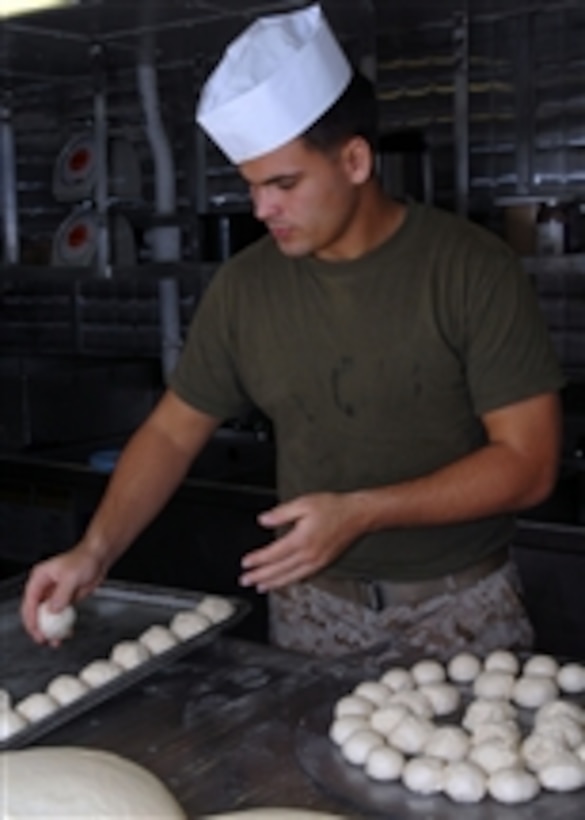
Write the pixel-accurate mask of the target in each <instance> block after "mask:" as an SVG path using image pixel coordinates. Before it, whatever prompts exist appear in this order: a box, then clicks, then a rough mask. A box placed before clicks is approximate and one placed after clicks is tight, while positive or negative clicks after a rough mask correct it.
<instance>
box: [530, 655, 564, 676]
mask: <svg viewBox="0 0 585 820" xmlns="http://www.w3.org/2000/svg"><path fill="white" fill-rule="evenodd" d="M558 672H559V665H558V663H557V661H556V660H555V659H554V658H552V657H551V656H550V655H533V656H532V657H531V658H529V659H528V660H527V661H526V663H525V664H524V668H523V669H522V674H523V675H542V676H544V677H545V678H556V676H557V674H558Z"/></svg>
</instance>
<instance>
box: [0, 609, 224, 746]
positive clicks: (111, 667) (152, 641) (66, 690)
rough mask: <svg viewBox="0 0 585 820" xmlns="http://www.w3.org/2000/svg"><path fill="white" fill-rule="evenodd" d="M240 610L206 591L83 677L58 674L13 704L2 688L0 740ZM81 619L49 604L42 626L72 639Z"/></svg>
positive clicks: (86, 670) (51, 635)
mask: <svg viewBox="0 0 585 820" xmlns="http://www.w3.org/2000/svg"><path fill="white" fill-rule="evenodd" d="M234 611H235V605H234V604H233V603H232V601H230V600H228V599H227V598H223V597H221V596H219V595H205V596H204V597H203V598H202V599H201V601H200V602H199V603H198V604H197V606H195V607H193V608H192V609H185V610H181V611H179V612H177V613H176V615H174V616H173V618H172V619H171V621H170V623H169V625H168V626H163V625H159V624H155V625H153V626H150V627H148V628H147V629H145V630H144V632H143V633H142V634H141V635H140V636H139V637H138V638H137V640H126V641H121V642H120V643H117V644H116V645H115V646H114V647H113V649H112V651H111V653H110V656H109V658H98V659H96V660H94V661H91V663H88V664H87V665H86V666H84V667H83V669H82V670H81V671H80V673H79V675H58V676H57V677H56V678H54V679H53V680H52V681H51V682H50V683H49V684H48V686H47V687H46V689H45V691H44V692H34V693H32V694H30V695H28V696H27V697H25V698H24V699H23V700H21V701H20V702H18V703H17V704H13V703H12V698H11V697H10V694H9V693H8V692H7V691H5V690H3V689H0V742H2V741H5V740H8V739H9V738H11V737H12V736H14V735H15V734H17V733H18V732H21V731H22V730H23V729H26V728H27V727H28V726H30V725H31V724H33V723H37V722H38V721H40V720H44V719H45V718H48V717H50V716H51V715H53V714H54V713H56V712H57V711H58V710H59V709H60V708H63V707H65V706H69V705H70V704H72V703H74V702H75V701H76V700H78V699H79V698H81V697H83V696H84V695H86V694H88V693H89V692H91V691H92V690H95V689H97V688H98V687H100V686H105V685H106V684H107V683H110V682H111V681H113V680H114V679H115V678H117V677H119V676H120V675H122V673H123V672H127V671H129V670H131V669H135V668H136V667H138V666H140V664H142V663H145V662H146V661H148V660H149V659H150V658H152V657H153V656H156V655H160V654H162V653H163V652H166V651H167V650H169V649H172V648H173V647H174V646H177V645H178V644H179V643H180V642H181V641H187V640H189V639H191V638H193V637H195V636H196V635H199V634H201V633H202V632H204V631H205V630H207V629H210V628H211V627H212V626H214V625H215V624H219V623H221V622H222V621H225V620H227V619H228V618H229V617H230V616H231V615H232V614H233V613H234ZM75 617H76V616H75V610H74V609H73V607H66V609H65V610H63V611H62V612H58V613H52V612H49V610H48V608H47V607H46V605H44V604H41V605H40V607H39V626H40V628H41V631H42V632H43V633H44V635H45V636H46V637H47V638H48V639H49V640H54V641H60V640H62V639H63V638H65V637H68V636H69V635H70V634H71V632H72V629H73V624H74V623H75Z"/></svg>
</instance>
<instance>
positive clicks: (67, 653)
mask: <svg viewBox="0 0 585 820" xmlns="http://www.w3.org/2000/svg"><path fill="white" fill-rule="evenodd" d="M23 586H24V578H19V579H12V580H11V581H10V582H5V583H3V584H2V585H0V688H2V689H6V690H8V692H9V693H10V695H11V696H12V701H13V704H16V703H18V702H19V701H20V700H22V699H23V698H25V697H27V696H28V695H31V694H33V693H34V692H43V691H44V690H45V689H46V687H47V685H48V684H49V683H50V682H51V680H53V678H55V677H56V676H57V675H61V674H71V675H78V674H79V672H80V671H81V670H82V669H83V667H84V666H86V665H87V664H88V663H90V662H91V661H93V660H98V659H107V658H109V656H110V653H111V651H112V649H113V647H114V645H115V644H117V643H118V642H120V641H123V640H136V639H137V638H138V637H139V636H140V635H141V634H142V632H144V630H145V629H147V628H148V627H149V626H153V625H154V624H160V625H161V626H167V627H168V626H169V623H170V621H171V619H172V618H173V616H174V615H176V614H177V612H180V611H182V610H185V609H193V607H195V606H197V604H198V603H200V602H201V600H202V599H203V598H204V597H205V596H206V595H207V593H206V592H202V591H191V590H183V589H171V588H168V587H157V586H152V585H149V584H138V583H126V582H120V581H106V582H104V583H103V584H102V585H101V586H100V587H98V589H97V590H95V592H93V593H92V594H91V595H90V596H89V597H88V598H86V599H85V600H84V601H81V602H80V603H79V604H78V605H77V607H76V609H77V620H76V623H75V631H74V634H73V636H72V637H71V638H69V639H68V640H66V641H63V643H62V644H61V646H59V647H58V648H52V647H48V646H38V645H37V644H35V643H34V642H33V641H32V640H31V638H30V637H29V636H28V634H27V633H26V632H25V630H24V627H23V625H22V622H21V619H20V613H19V608H20V602H21V596H22V590H23ZM221 597H224V598H226V600H228V601H230V602H231V603H232V604H233V606H234V611H233V613H232V614H231V615H230V617H229V618H226V619H225V620H224V621H221V622H220V623H218V624H213V625H212V626H210V627H209V628H208V629H206V630H205V631H204V632H202V633H200V634H199V635H196V636H194V637H193V638H189V639H188V640H185V641H180V642H179V643H178V644H177V645H176V646H174V647H172V648H171V649H168V650H166V651H165V652H163V653H161V654H160V655H155V656H153V657H151V658H150V659H149V660H147V661H146V662H145V663H142V664H140V666H138V667H136V668H135V669H131V670H128V671H124V672H122V674H121V675H119V676H118V677H117V678H115V679H114V680H112V681H110V682H109V683H107V684H104V685H103V686H100V687H98V688H96V689H92V690H91V691H90V692H88V693H87V694H86V695H83V696H82V697H81V698H80V699H79V700H77V701H75V702H74V703H72V704H70V705H69V706H63V707H60V708H59V709H58V711H57V712H55V713H53V714H52V715H49V716H48V717H47V718H44V719H43V720H39V721H37V722H35V723H32V724H30V725H29V726H27V727H26V728H25V729H23V730H21V731H20V732H18V733H17V734H15V735H13V736H12V737H10V738H7V739H6V740H4V741H0V750H3V749H18V748H22V747H23V746H27V745H29V744H30V743H32V742H33V741H35V740H37V739H38V738H40V737H42V736H44V735H46V734H48V733H49V732H52V731H53V730H54V729H57V728H59V727H60V726H62V725H63V724H64V723H67V722H68V721H70V720H72V719H73V718H75V717H78V716H79V715H81V714H83V713H84V712H87V711H88V710H90V709H93V708H94V707H95V706H96V705H97V704H99V703H102V702H103V701H106V700H108V699H110V698H112V697H114V696H115V695H117V694H118V693H120V692H122V691H124V690H125V689H128V688H129V687H130V686H133V685H134V684H136V683H137V682H139V681H142V680H144V679H145V678H147V677H148V676H149V675H152V674H153V673H154V672H156V671H158V670H159V669H162V668H164V667H167V666H169V665H170V664H172V663H173V662H174V661H176V660H178V659H179V658H181V657H183V656H184V655H187V654H189V653H190V652H192V651H193V650H195V649H197V648H199V647H202V646H206V645H208V644H210V643H212V642H213V641H215V640H217V638H218V637H219V636H220V635H221V634H222V632H224V631H226V630H229V629H230V628H231V627H233V626H234V625H235V624H236V623H238V622H239V621H241V620H242V618H244V617H245V615H247V614H248V612H249V611H250V604H249V603H248V602H247V601H244V600H242V599H240V598H237V597H232V596H221Z"/></svg>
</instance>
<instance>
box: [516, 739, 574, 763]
mask: <svg viewBox="0 0 585 820" xmlns="http://www.w3.org/2000/svg"><path fill="white" fill-rule="evenodd" d="M520 751H521V754H522V757H523V759H524V762H525V763H526V766H527V767H528V768H529V769H530V770H531V771H533V772H537V771H538V770H539V769H541V768H542V767H543V766H545V765H546V764H547V763H548V762H549V761H550V760H551V759H552V760H555V759H556V758H558V757H559V755H562V753H563V752H564V751H566V748H565V746H564V744H563V743H561V742H560V741H559V740H557V739H555V738H554V737H549V736H548V735H543V734H540V733H539V732H538V731H536V732H532V734H530V735H528V737H526V739H525V740H524V742H523V743H522V746H521V747H520Z"/></svg>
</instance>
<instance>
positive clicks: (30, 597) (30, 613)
mask: <svg viewBox="0 0 585 820" xmlns="http://www.w3.org/2000/svg"><path fill="white" fill-rule="evenodd" d="M107 569H108V568H107V566H105V565H104V562H103V561H100V560H99V559H98V558H97V557H96V556H95V555H94V554H93V553H91V552H89V551H88V550H87V549H84V548H83V547H81V546H77V547H74V548H73V549H72V550H70V551H69V552H64V553H62V554H60V555H57V556H55V557H54V558H49V559H48V560H47V561H43V562H41V563H40V564H37V565H36V566H35V567H33V569H32V570H31V573H30V575H29V577H28V580H27V582H26V587H25V590H24V595H23V599H22V605H21V610H20V611H21V616H22V620H23V623H24V626H25V628H26V630H27V632H28V633H29V635H30V636H31V638H32V639H33V640H35V641H36V642H37V643H46V642H47V639H46V637H45V636H44V635H43V633H42V632H41V631H40V629H39V626H38V620H37V613H38V608H39V605H40V604H41V603H42V602H43V601H46V602H47V604H48V606H49V608H50V609H51V610H52V611H53V612H60V611H61V610H62V609H64V608H65V607H66V606H67V605H68V604H72V603H75V602H76V601H80V600H81V599H83V598H85V597H86V596H87V595H89V594H90V592H92V591H93V590H94V589H95V588H96V587H97V586H98V585H99V584H100V583H101V582H102V581H103V579H104V578H105V576H106V573H107Z"/></svg>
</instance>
